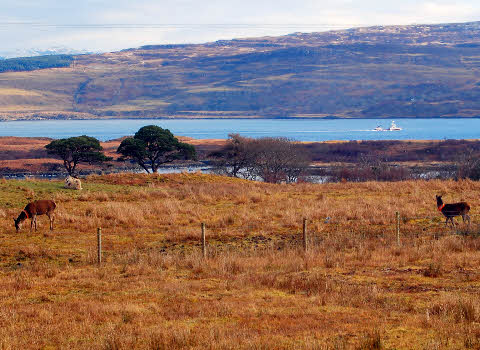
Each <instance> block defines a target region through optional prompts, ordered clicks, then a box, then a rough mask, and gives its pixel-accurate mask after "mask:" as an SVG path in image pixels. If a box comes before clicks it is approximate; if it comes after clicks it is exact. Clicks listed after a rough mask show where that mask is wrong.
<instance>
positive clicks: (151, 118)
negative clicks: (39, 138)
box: [0, 115, 480, 123]
mask: <svg viewBox="0 0 480 350" xmlns="http://www.w3.org/2000/svg"><path fill="white" fill-rule="evenodd" d="M225 119H234V120H379V119H380V120H391V119H398V120H405V119H422V120H429V119H440V120H452V119H459V120H468V119H480V115H478V116H463V117H462V116H438V117H400V116H389V117H381V116H379V117H337V116H326V117H323V116H311V117H309V116H287V117H264V116H251V117H247V116H225V117H219V116H213V115H212V116H208V115H206V116H201V117H188V116H181V117H167V116H163V117H153V116H149V117H131V116H129V117H119V116H111V117H95V118H81V117H79V118H55V117H52V118H45V117H32V118H29V117H27V118H17V119H11V118H4V117H3V118H2V117H0V123H8V122H33V121H38V122H41V121H77V120H78V121H82V120H83V121H86V120H88V121H102V120H225Z"/></svg>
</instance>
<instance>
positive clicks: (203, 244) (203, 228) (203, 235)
mask: <svg viewBox="0 0 480 350" xmlns="http://www.w3.org/2000/svg"><path fill="white" fill-rule="evenodd" d="M202 254H203V258H206V257H207V242H206V239H205V224H204V223H203V222H202Z"/></svg>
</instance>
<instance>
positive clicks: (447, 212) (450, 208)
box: [436, 196, 470, 226]
mask: <svg viewBox="0 0 480 350" xmlns="http://www.w3.org/2000/svg"><path fill="white" fill-rule="evenodd" d="M436 197H437V208H438V211H440V212H441V213H442V214H443V215H444V216H445V217H446V218H447V219H446V220H445V226H446V225H447V224H448V220H450V222H451V223H452V226H455V223H454V222H453V217H455V216H459V215H461V216H462V219H463V222H465V221H468V225H470V216H469V215H468V212H469V211H470V205H469V204H468V203H467V202H459V203H451V204H443V201H442V196H436Z"/></svg>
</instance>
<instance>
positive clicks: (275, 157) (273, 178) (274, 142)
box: [215, 134, 311, 183]
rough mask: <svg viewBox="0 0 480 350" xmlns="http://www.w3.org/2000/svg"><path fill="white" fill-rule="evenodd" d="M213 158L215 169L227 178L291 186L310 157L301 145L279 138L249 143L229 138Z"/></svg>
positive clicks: (244, 138)
mask: <svg viewBox="0 0 480 350" xmlns="http://www.w3.org/2000/svg"><path fill="white" fill-rule="evenodd" d="M229 137H230V138H229V140H228V142H227V145H226V146H225V147H224V148H223V149H222V150H221V151H220V152H217V153H216V154H215V156H216V158H217V159H218V161H217V165H218V166H219V168H220V169H221V170H222V171H223V172H224V173H226V174H227V175H229V176H234V177H241V178H246V179H261V180H263V181H265V182H272V183H281V182H286V183H291V182H295V181H297V179H298V177H299V176H300V175H301V173H302V172H304V171H305V169H306V168H307V167H308V165H309V163H310V161H311V157H310V156H309V153H308V151H306V149H305V148H304V147H302V145H301V144H299V143H296V142H292V141H290V140H288V139H286V138H282V137H265V138H260V139H252V138H247V137H242V136H240V135H238V134H232V135H229Z"/></svg>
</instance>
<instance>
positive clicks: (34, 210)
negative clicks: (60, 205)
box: [13, 199, 57, 232]
mask: <svg viewBox="0 0 480 350" xmlns="http://www.w3.org/2000/svg"><path fill="white" fill-rule="evenodd" d="M56 207H57V205H56V204H55V202H54V201H52V200H48V199H43V200H39V201H34V202H31V203H28V204H27V206H26V207H25V209H23V210H22V212H21V213H20V215H18V218H16V219H15V218H14V219H13V220H14V221H15V228H16V229H17V232H18V231H19V230H20V226H19V224H20V223H22V222H23V221H25V220H26V219H30V232H32V228H33V225H35V231H37V215H43V214H45V215H47V216H48V218H49V219H50V230H51V231H53V221H54V217H53V211H54V210H55V208H56Z"/></svg>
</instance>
